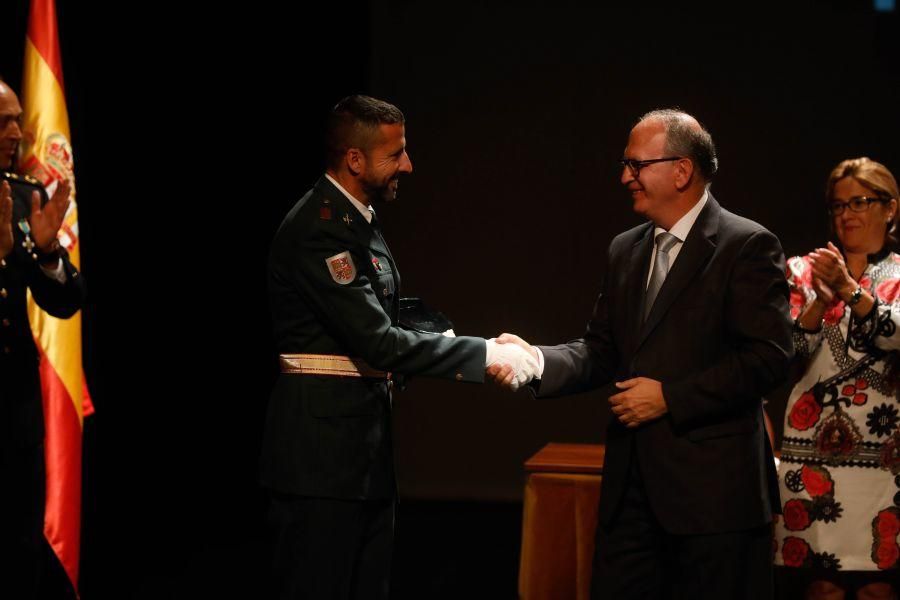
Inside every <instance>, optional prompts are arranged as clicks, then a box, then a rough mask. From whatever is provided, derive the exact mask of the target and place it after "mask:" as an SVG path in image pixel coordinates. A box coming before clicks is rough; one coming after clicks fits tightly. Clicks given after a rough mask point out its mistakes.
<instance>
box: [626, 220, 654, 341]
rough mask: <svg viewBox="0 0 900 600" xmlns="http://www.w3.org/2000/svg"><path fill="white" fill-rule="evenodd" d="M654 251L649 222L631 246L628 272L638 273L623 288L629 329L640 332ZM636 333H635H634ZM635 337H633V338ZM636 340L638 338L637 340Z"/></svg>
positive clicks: (651, 227) (651, 225)
mask: <svg viewBox="0 0 900 600" xmlns="http://www.w3.org/2000/svg"><path fill="white" fill-rule="evenodd" d="M652 251H653V223H647V229H646V231H644V234H643V235H641V236H639V237H638V240H637V241H636V242H635V243H634V245H633V246H632V247H631V256H630V257H629V258H628V271H627V272H628V273H638V274H639V276H638V277H636V278H632V279H631V281H629V282H628V285H627V286H625V287H624V288H623V289H622V292H623V293H624V294H625V297H624V299H623V305H624V306H627V307H628V308H627V311H626V313H625V314H626V315H627V319H628V320H627V321H626V323H627V324H628V329H627V330H626V331H633V332H635V333H639V332H640V331H641V325H642V322H641V321H642V319H643V314H644V302H645V297H646V295H647V274H648V272H649V271H650V253H651V252H652ZM632 335H634V334H632ZM632 339H633V338H632ZM635 341H636V340H635Z"/></svg>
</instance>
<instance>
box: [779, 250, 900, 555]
mask: <svg viewBox="0 0 900 600" xmlns="http://www.w3.org/2000/svg"><path fill="white" fill-rule="evenodd" d="M787 270H788V273H787V275H788V280H789V283H790V286H791V316H792V317H793V318H794V319H795V327H794V346H795V352H796V354H797V356H798V358H801V359H805V360H806V361H807V368H806V372H805V373H804V375H803V377H802V378H801V379H800V381H799V383H797V385H796V386H795V387H794V389H793V390H792V392H791V395H790V398H789V399H788V403H787V408H786V412H785V421H784V438H783V441H782V449H781V464H780V465H779V469H778V479H779V484H780V490H781V501H782V510H783V515H782V516H781V517H780V518H779V519H778V520H777V523H776V526H775V538H776V539H775V543H776V548H775V564H777V565H784V566H788V567H806V568H818V569H838V570H844V571H877V570H888V569H897V568H898V564H900V562H898V561H900V546H898V534H900V402H898V400H897V396H896V395H895V393H894V392H893V391H892V390H891V389H890V385H889V382H888V378H887V377H886V376H885V368H886V366H887V363H886V359H888V358H889V357H891V356H892V355H893V354H892V351H895V350H900V332H898V329H897V326H898V325H900V256H898V255H896V254H894V253H889V254H884V255H882V256H880V257H878V258H877V259H876V260H875V262H870V264H869V265H868V267H867V268H866V271H865V273H864V274H863V276H862V277H861V278H860V281H859V283H860V285H861V286H862V287H864V288H865V289H867V290H868V291H869V293H871V294H872V296H873V297H874V298H875V299H876V302H875V307H874V309H873V310H872V311H871V312H870V314H869V315H868V316H867V317H866V318H865V319H857V318H855V317H853V316H852V313H851V311H850V307H848V306H845V304H844V303H843V302H841V301H840V300H838V301H837V302H835V303H834V304H833V305H832V306H831V307H830V308H829V309H828V310H827V311H826V313H825V317H824V323H823V327H822V329H821V330H820V331H818V332H809V331H805V330H803V329H802V328H800V326H799V324H798V323H797V321H796V319H797V318H798V317H799V316H800V315H801V314H802V313H803V311H804V310H805V308H806V306H808V305H809V303H811V302H812V301H813V300H814V299H815V292H814V291H813V288H812V269H811V266H810V264H809V262H808V260H807V259H806V258H805V257H794V258H792V259H791V260H789V261H788V269H787Z"/></svg>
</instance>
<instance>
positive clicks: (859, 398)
mask: <svg viewBox="0 0 900 600" xmlns="http://www.w3.org/2000/svg"><path fill="white" fill-rule="evenodd" d="M868 399H869V397H868V396H866V395H865V394H855V395H854V396H853V404H855V405H857V406H862V405H863V404H865V403H866V400H868Z"/></svg>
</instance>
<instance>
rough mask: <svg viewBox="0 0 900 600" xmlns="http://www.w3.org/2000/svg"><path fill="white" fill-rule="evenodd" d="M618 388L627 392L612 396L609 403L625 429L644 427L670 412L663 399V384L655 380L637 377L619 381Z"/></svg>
mask: <svg viewBox="0 0 900 600" xmlns="http://www.w3.org/2000/svg"><path fill="white" fill-rule="evenodd" d="M616 387H617V388H619V389H620V390H625V391H623V392H619V393H618V394H616V395H615V396H610V398H609V403H610V405H611V406H612V411H613V414H614V415H616V418H617V419H619V422H620V423H622V425H624V426H625V427H631V428H633V427H637V426H639V425H643V424H644V423H646V422H648V421H652V420H654V419H658V418H659V417H661V416H663V415H664V414H666V413H667V412H669V407H668V406H667V405H666V399H665V398H663V393H662V384H661V383H660V382H658V381H656V380H655V379H648V378H647V377H635V378H634V379H629V380H627V381H617V382H616Z"/></svg>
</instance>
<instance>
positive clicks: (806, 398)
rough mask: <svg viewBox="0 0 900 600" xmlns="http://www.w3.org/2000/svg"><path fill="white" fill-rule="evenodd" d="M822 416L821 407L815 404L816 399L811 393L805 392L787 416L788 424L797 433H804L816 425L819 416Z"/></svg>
mask: <svg viewBox="0 0 900 600" xmlns="http://www.w3.org/2000/svg"><path fill="white" fill-rule="evenodd" d="M821 414H822V407H821V406H819V403H818V402H816V398H815V397H814V396H813V395H812V392H806V393H805V394H803V395H802V396H800V398H799V399H798V400H797V402H796V403H795V404H794V407H793V408H792V409H791V414H790V415H788V424H790V426H791V427H793V428H794V429H797V430H799V431H806V430H807V429H809V428H810V427H812V426H813V425H815V424H816V422H817V421H818V420H819V415H821Z"/></svg>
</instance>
